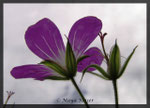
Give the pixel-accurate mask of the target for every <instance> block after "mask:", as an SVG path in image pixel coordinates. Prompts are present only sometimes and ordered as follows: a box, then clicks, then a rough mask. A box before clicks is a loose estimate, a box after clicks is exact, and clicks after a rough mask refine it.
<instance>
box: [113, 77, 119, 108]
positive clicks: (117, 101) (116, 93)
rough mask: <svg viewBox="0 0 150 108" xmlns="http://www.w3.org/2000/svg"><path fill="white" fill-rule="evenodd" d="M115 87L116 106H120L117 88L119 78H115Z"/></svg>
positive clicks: (117, 107)
mask: <svg viewBox="0 0 150 108" xmlns="http://www.w3.org/2000/svg"><path fill="white" fill-rule="evenodd" d="M112 82H113V87H114V96H115V103H116V108H119V104H118V103H119V99H118V90H117V80H113V81H112Z"/></svg>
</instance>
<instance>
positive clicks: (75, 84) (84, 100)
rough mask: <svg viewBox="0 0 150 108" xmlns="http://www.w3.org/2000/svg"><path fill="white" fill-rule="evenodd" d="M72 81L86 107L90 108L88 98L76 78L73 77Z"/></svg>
mask: <svg viewBox="0 0 150 108" xmlns="http://www.w3.org/2000/svg"><path fill="white" fill-rule="evenodd" d="M71 81H72V83H73V85H74V86H75V88H76V90H77V91H78V93H79V95H80V96H81V98H82V100H83V102H84V103H85V105H86V108H90V107H89V105H88V103H87V101H86V99H85V98H84V96H83V94H82V93H81V91H80V89H79V87H78V85H77V83H76V82H75V80H74V78H71Z"/></svg>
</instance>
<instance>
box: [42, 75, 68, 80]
mask: <svg viewBox="0 0 150 108" xmlns="http://www.w3.org/2000/svg"><path fill="white" fill-rule="evenodd" d="M44 79H50V80H69V78H67V77H59V76H49V77H46V78H44Z"/></svg>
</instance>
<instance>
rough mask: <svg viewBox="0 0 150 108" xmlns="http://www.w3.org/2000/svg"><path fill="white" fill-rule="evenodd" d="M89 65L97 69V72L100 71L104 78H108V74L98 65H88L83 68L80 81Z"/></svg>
mask: <svg viewBox="0 0 150 108" xmlns="http://www.w3.org/2000/svg"><path fill="white" fill-rule="evenodd" d="M91 67H92V68H95V69H97V70H98V72H100V73H101V74H102V76H103V77H105V78H107V79H110V76H109V75H108V74H107V73H106V72H105V71H104V69H103V68H101V67H99V66H98V65H89V66H88V67H87V68H85V69H84V70H83V73H82V77H81V80H80V81H82V79H83V76H84V74H85V72H86V71H88V68H91Z"/></svg>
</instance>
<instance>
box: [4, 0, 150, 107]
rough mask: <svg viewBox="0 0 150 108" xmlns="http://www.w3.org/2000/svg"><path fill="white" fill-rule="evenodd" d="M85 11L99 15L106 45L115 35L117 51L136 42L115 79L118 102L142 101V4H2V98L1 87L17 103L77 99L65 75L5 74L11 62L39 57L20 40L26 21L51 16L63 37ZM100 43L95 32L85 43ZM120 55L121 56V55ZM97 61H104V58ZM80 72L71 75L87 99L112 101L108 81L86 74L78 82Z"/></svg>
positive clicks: (31, 61)
mask: <svg viewBox="0 0 150 108" xmlns="http://www.w3.org/2000/svg"><path fill="white" fill-rule="evenodd" d="M85 16H96V17H98V18H99V19H101V20H102V23H103V27H102V32H107V33H108V35H107V36H106V38H105V47H106V51H107V52H109V51H110V48H111V46H112V45H113V44H114V43H115V39H117V41H118V45H119V47H120V50H121V55H122V56H123V57H125V58H126V57H127V56H128V55H129V54H130V53H131V52H132V50H133V48H134V47H135V46H136V45H138V48H137V50H136V52H135V54H134V55H133V58H132V59H131V62H130V63H129V65H128V67H127V69H126V72H125V73H124V75H123V76H122V77H121V78H120V79H119V80H118V89H119V90H118V91H119V101H120V103H121V104H146V60H147V58H146V4H108V3H107V4H93V3H92V4H14V3H13V4H4V100H6V97H7V94H6V92H5V91H14V92H15V95H13V96H12V98H11V99H10V101H9V103H11V104H12V103H14V102H15V103H16V104H53V103H55V104H60V102H57V101H58V99H60V100H62V99H64V98H68V99H79V98H80V97H79V95H78V93H77V92H76V90H75V88H74V87H73V85H72V84H71V82H70V81H52V80H47V81H36V80H33V79H18V80H16V79H14V78H13V77H12V76H11V75H10V71H11V69H12V68H13V67H15V66H19V65H24V64H34V63H35V64H36V63H39V62H40V61H41V59H40V58H38V57H37V56H36V55H34V54H33V53H32V52H31V51H30V50H29V49H28V47H27V45H26V44H25V40H24V33H25V31H26V30H27V28H28V27H29V26H30V25H33V24H35V23H36V22H37V21H39V20H40V19H42V18H45V17H47V18H49V19H51V20H52V21H53V22H54V23H55V24H56V25H57V27H58V28H59V30H60V32H61V34H62V37H63V40H64V42H65V43H66V39H65V37H64V34H66V35H68V33H69V30H70V28H71V26H72V25H73V24H74V22H75V21H77V20H78V19H80V18H82V17H85ZM91 46H97V47H99V48H100V49H101V44H100V40H99V38H96V39H95V41H93V43H92V44H91V45H90V46H89V47H91ZM125 58H122V61H125ZM102 67H104V68H105V67H106V66H105V63H103V64H102ZM80 78H81V73H78V74H77V76H76V77H75V79H76V81H77V83H78V85H79V87H80V88H81V90H82V92H83V93H84V96H85V97H86V99H93V102H91V103H90V104H112V103H114V94H113V87H112V82H111V81H105V80H103V79H100V78H98V77H96V76H92V75H90V74H86V75H85V77H84V79H83V82H82V83H79V79H80Z"/></svg>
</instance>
